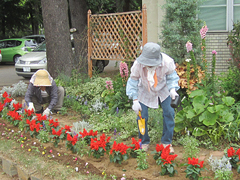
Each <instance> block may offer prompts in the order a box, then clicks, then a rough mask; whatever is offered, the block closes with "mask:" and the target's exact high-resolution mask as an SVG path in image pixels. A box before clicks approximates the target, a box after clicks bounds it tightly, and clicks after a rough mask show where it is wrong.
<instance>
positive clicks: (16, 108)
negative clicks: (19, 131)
mask: <svg viewBox="0 0 240 180" xmlns="http://www.w3.org/2000/svg"><path fill="white" fill-rule="evenodd" d="M13 108H14V110H15V111H17V110H19V109H20V108H22V104H20V103H17V104H15V103H13Z"/></svg>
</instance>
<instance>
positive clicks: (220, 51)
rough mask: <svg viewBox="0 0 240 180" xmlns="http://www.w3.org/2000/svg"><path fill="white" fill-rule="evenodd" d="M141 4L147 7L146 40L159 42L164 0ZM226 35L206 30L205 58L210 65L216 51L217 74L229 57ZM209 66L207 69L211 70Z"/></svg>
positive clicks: (149, 0) (144, 1) (150, 0)
mask: <svg viewBox="0 0 240 180" xmlns="http://www.w3.org/2000/svg"><path fill="white" fill-rule="evenodd" d="M142 4H146V7H147V31H148V32H147V34H148V36H147V37H148V42H156V43H157V42H161V39H159V35H160V34H161V22H162V20H163V18H164V9H163V8H162V6H163V5H164V4H165V0H143V1H142ZM199 31H200V29H199ZM227 35H228V33H227V32H225V33H214V32H208V33H207V36H206V46H207V47H206V58H207V60H208V62H209V63H210V64H209V65H210V66H211V61H212V50H216V51H217V56H216V70H215V71H216V73H217V74H220V73H221V72H225V71H227V69H228V63H227V61H228V60H229V58H231V55H230V52H229V49H228V47H227V40H226V39H227ZM210 66H209V70H211V67H210Z"/></svg>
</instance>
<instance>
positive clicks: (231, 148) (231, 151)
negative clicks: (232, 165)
mask: <svg viewBox="0 0 240 180" xmlns="http://www.w3.org/2000/svg"><path fill="white" fill-rule="evenodd" d="M234 153H235V150H234V149H233V147H230V148H229V149H228V150H227V154H228V157H232V156H233V155H234Z"/></svg>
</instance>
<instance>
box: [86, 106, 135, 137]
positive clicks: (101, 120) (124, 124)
mask: <svg viewBox="0 0 240 180" xmlns="http://www.w3.org/2000/svg"><path fill="white" fill-rule="evenodd" d="M88 121H89V123H90V124H93V125H94V128H93V129H94V130H97V131H99V132H104V133H110V132H113V131H114V130H115V129H116V130H115V131H116V133H118V134H119V133H120V134H121V139H127V138H128V137H133V136H136V135H137V132H138V130H137V124H136V114H135V113H134V112H132V111H131V110H129V111H127V112H126V113H125V114H124V115H122V116H118V115H117V114H113V115H112V114H110V113H109V112H108V111H107V110H104V111H103V112H101V113H99V114H92V115H91V116H90V118H89V119H88Z"/></svg>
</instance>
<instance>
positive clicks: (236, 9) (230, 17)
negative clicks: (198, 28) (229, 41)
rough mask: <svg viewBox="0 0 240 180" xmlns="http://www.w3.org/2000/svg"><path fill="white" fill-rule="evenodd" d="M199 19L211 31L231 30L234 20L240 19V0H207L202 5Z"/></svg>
mask: <svg viewBox="0 0 240 180" xmlns="http://www.w3.org/2000/svg"><path fill="white" fill-rule="evenodd" d="M199 19H202V20H203V21H205V22H206V24H207V26H208V28H209V31H223V32H224V31H231V30H232V28H233V22H237V20H240V0H217V1H216V0H207V1H205V2H204V3H203V5H202V6H200V13H199Z"/></svg>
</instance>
